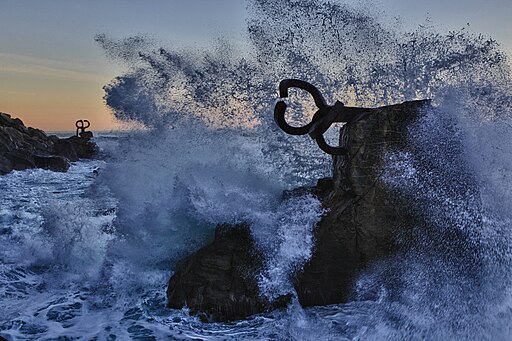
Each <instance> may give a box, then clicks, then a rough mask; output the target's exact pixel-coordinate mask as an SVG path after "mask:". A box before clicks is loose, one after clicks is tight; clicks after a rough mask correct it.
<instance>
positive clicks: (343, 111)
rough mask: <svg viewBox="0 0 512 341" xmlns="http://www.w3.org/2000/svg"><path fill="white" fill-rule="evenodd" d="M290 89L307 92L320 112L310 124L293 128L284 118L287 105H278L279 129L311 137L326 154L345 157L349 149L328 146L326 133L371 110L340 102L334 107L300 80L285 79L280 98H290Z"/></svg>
mask: <svg viewBox="0 0 512 341" xmlns="http://www.w3.org/2000/svg"><path fill="white" fill-rule="evenodd" d="M289 88H299V89H302V90H306V91H307V92H309V93H310V94H311V96H313V100H314V101H315V104H316V106H317V107H318V110H317V111H316V112H315V114H314V115H313V119H312V120H311V122H310V123H308V124H306V125H305V126H302V127H292V126H291V125H289V124H288V123H287V122H286V120H285V117H284V114H285V111H286V108H287V105H286V103H285V102H284V101H279V102H277V103H276V106H275V108H274V120H275V121H276V123H277V125H278V126H279V128H281V129H282V130H284V131H285V132H286V133H288V134H290V135H305V134H309V136H310V137H311V138H312V139H313V140H315V141H316V143H317V144H318V147H320V149H321V150H323V151H324V152H326V153H328V154H331V155H345V154H347V149H346V148H344V147H333V146H330V145H329V144H327V142H326V141H325V138H324V135H323V134H324V133H325V132H326V131H327V129H329V127H330V126H331V125H332V124H333V123H335V122H346V123H348V122H352V121H356V120H358V119H360V118H362V117H363V116H364V115H366V114H368V113H369V112H370V110H371V109H368V108H355V107H346V106H345V105H344V104H343V103H341V102H340V101H336V103H334V105H328V104H327V103H326V102H325V99H324V97H323V96H322V94H321V93H320V91H319V90H318V89H317V88H316V87H315V86H313V85H312V84H310V83H308V82H305V81H302V80H299V79H284V80H282V81H281V82H280V83H279V97H280V98H286V97H288V89H289Z"/></svg>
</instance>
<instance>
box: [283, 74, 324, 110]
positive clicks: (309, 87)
mask: <svg viewBox="0 0 512 341" xmlns="http://www.w3.org/2000/svg"><path fill="white" fill-rule="evenodd" d="M289 88H299V89H302V90H306V91H307V92H309V93H310V94H311V96H313V100H314V101H315V104H316V106H317V107H318V109H322V108H324V107H326V106H327V102H325V99H324V96H322V94H321V93H320V90H318V89H317V88H316V87H315V86H314V85H313V84H310V83H308V82H305V81H301V80H300V79H283V80H282V81H281V82H280V83H279V97H281V98H285V97H288V89H289Z"/></svg>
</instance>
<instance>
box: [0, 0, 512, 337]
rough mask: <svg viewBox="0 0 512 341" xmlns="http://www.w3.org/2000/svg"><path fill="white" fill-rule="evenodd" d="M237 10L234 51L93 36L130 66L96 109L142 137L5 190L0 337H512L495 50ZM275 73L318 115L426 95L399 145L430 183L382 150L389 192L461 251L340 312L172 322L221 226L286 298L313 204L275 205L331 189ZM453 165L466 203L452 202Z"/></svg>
mask: <svg viewBox="0 0 512 341" xmlns="http://www.w3.org/2000/svg"><path fill="white" fill-rule="evenodd" d="M283 9H285V10H283ZM249 11H250V17H249V20H248V25H247V26H248V27H247V41H246V45H247V46H246V48H245V50H243V51H237V50H236V48H235V47H234V46H233V45H230V43H229V41H225V40H223V39H219V41H217V42H214V43H212V48H211V49H210V50H205V51H198V50H197V49H196V50H182V49H178V48H173V47H169V46H160V45H159V44H158V43H157V42H155V41H152V40H150V39H149V40H148V39H146V38H145V37H143V36H133V37H127V38H123V39H114V38H111V37H109V36H107V35H104V34H100V35H98V36H97V37H96V40H97V41H98V44H99V45H100V46H101V47H102V48H104V49H105V52H106V55H107V57H108V58H111V59H112V61H113V62H115V63H120V64H123V65H125V66H126V69H127V71H126V73H124V74H122V75H119V76H118V77H116V78H115V79H113V80H112V82H111V83H109V84H107V85H106V86H105V102H106V105H108V106H109V107H110V108H111V109H112V112H113V115H114V117H115V118H116V119H117V120H119V121H121V122H128V123H131V124H132V123H135V124H137V125H139V126H141V127H144V129H134V130H131V131H128V132H110V133H101V132H99V133H96V134H95V138H94V139H95V141H96V142H97V143H98V145H99V146H100V148H101V150H102V157H101V158H100V159H98V160H80V161H78V162H75V163H73V164H72V166H71V167H70V169H69V171H68V172H67V173H56V172H51V171H46V170H40V169H35V170H25V171H13V172H11V173H9V174H7V175H5V176H2V177H0V193H1V194H0V239H1V245H2V247H1V249H0V336H2V337H4V338H6V339H8V340H75V339H77V340H130V339H133V340H167V339H170V340H173V339H176V340H462V339H465V340H510V339H512V281H511V279H512V276H511V275H512V274H511V271H510V269H511V265H512V252H511V251H512V248H511V247H512V234H511V229H512V224H511V222H512V204H511V203H512V144H510V138H511V137H512V74H511V70H510V60H509V57H508V56H506V54H505V53H504V52H502V50H501V47H500V46H499V44H498V43H497V42H496V41H494V40H493V39H492V38H489V37H484V36H481V35H479V34H476V33H474V32H471V31H469V30H468V29H467V28H461V30H459V31H456V32H452V31H449V32H445V31H442V30H439V29H437V28H436V27H435V26H430V27H429V26H428V25H419V26H418V27H417V28H416V29H414V30H404V29H403V28H400V27H397V26H396V25H395V24H394V23H393V22H392V20H390V19H386V18H384V17H380V16H379V15H378V14H372V12H371V11H370V10H368V8H359V7H351V6H348V5H340V4H335V3H331V2H325V1H316V0H305V1H291V2H286V1H280V0H254V1H250V2H249ZM285 78H299V79H304V80H306V81H308V82H310V83H312V84H314V85H316V86H318V87H319V88H320V89H321V91H322V92H323V93H324V94H325V95H326V98H327V100H328V102H329V103H334V99H339V100H342V101H343V102H344V103H345V104H347V105H351V106H369V107H373V106H381V105H387V104H394V103H400V102H403V101H406V100H414V99H424V98H431V99H432V100H433V102H432V103H433V107H434V108H435V110H433V111H432V112H429V113H427V114H426V115H425V116H424V117H423V118H422V119H421V120H420V123H419V124H417V125H415V126H414V127H411V128H410V131H409V134H410V137H411V139H412V140H413V141H415V144H416V146H417V148H416V152H417V153H418V154H419V155H420V156H421V157H422V158H423V159H425V160H428V162H430V163H432V162H434V161H435V163H436V165H437V166H438V170H439V171H437V172H434V173H432V174H421V176H419V175H418V172H419V170H418V169H415V168H414V166H413V165H412V164H411V162H410V159H411V156H410V155H407V154H400V153H391V154H390V155H388V159H387V162H386V164H385V165H384V166H383V174H384V177H383V179H382V180H383V181H386V182H387V184H388V185H389V186H390V187H392V188H393V189H394V190H396V191H400V192H402V193H407V194H409V195H410V194H411V193H413V194H414V195H415V197H416V198H418V200H417V202H416V203H415V204H418V205H419V206H418V207H420V208H421V209H422V212H423V214H424V216H425V217H427V218H428V221H430V222H431V223H432V225H433V226H436V228H439V229H443V228H455V229H457V231H458V233H461V234H463V235H464V236H465V237H466V238H468V240H470V241H471V245H472V247H471V248H470V249H466V250H460V249H458V250H457V251H456V252H455V251H453V250H451V249H449V248H447V249H442V250H439V249H438V248H433V247H430V246H431V244H430V242H431V241H429V240H428V238H425V239H421V238H418V239H417V241H416V243H417V244H415V245H410V247H409V250H410V251H409V252H407V253H405V254H401V255H400V256H396V257H391V258H389V259H383V260H381V261H380V262H379V263H377V264H375V265H374V266H372V267H370V268H368V269H366V270H365V272H364V273H363V274H362V275H361V276H360V278H359V279H358V280H357V282H356V284H355V286H354V293H355V295H354V300H353V301H352V302H349V303H346V304H337V305H330V306H324V307H311V308H303V307H301V306H300V304H299V303H298V302H297V300H296V299H293V300H292V303H290V304H289V306H288V307H286V308H284V309H280V310H276V311H274V312H271V313H267V314H262V315H257V316H253V317H251V318H248V319H247V320H243V321H236V322H231V323H204V322H201V321H200V320H199V319H198V318H197V317H196V316H193V315H190V314H189V312H188V310H187V308H183V309H181V310H173V309H167V308H166V293H165V292H166V287H167V282H168V280H169V278H170V277H171V276H172V274H173V271H174V269H175V266H176V263H177V262H178V261H179V260H180V259H182V258H183V257H185V256H187V255H189V254H191V253H192V252H194V251H195V250H197V249H199V248H200V247H202V246H204V245H206V244H207V243H208V242H210V241H211V240H212V239H213V236H214V230H215V226H216V225H217V224H219V223H231V224H236V223H241V222H246V223H249V225H250V228H251V234H252V235H253V237H254V239H255V240H256V242H257V245H258V247H259V248H260V250H261V251H262V253H263V254H264V258H265V262H264V264H265V266H264V269H263V270H262V272H261V273H260V274H258V275H257V276H258V277H257V278H258V283H259V289H260V292H261V294H262V295H265V296H267V297H269V298H272V297H277V296H279V295H282V294H286V293H291V294H292V296H293V294H294V289H293V286H292V284H291V279H292V277H293V274H294V273H295V271H299V270H300V269H301V268H302V266H303V265H304V264H305V263H306V262H307V261H308V259H309V258H310V257H311V254H312V252H313V251H312V250H313V249H314V234H313V231H314V226H315V224H316V222H318V220H319V219H320V217H321V215H322V212H323V211H322V207H321V205H320V203H319V201H318V200H317V199H315V198H314V197H305V198H301V199H300V200H295V201H291V202H287V203H282V201H281V200H280V198H281V194H282V191H283V190H287V189H292V188H296V187H299V186H306V185H314V184H315V182H316V179H319V178H321V177H325V176H329V175H330V173H331V158H330V156H328V155H326V154H324V153H323V152H321V151H320V150H318V148H317V147H316V145H315V144H314V142H313V141H310V140H309V139H308V138H304V137H295V136H288V135H285V134H284V133H283V132H281V131H280V130H279V128H278V127H277V126H276V125H275V123H274V122H273V116H272V110H273V107H274V104H275V102H276V100H277V85H278V83H279V81H280V80H281V79H285ZM311 102H312V101H311V100H310V99H309V98H308V97H307V96H305V95H304V94H301V93H293V94H291V97H290V103H292V104H291V105H290V109H291V110H292V114H291V115H290V117H289V118H288V119H289V120H290V121H291V122H293V123H294V124H300V123H304V122H305V121H306V120H307V119H308V118H310V116H308V115H303V112H310V111H311ZM336 138H337V130H336V129H331V130H330V131H329V132H328V140H329V141H330V143H331V144H335V143H336ZM454 141H455V142H456V143H457V144H459V145H460V146H462V147H461V148H460V150H458V151H457V153H456V154H457V155H456V158H455V156H454V152H453V151H452V150H451V149H450V146H451V143H452V142H454ZM460 169H464V171H465V172H467V173H468V174H471V179H472V187H473V188H477V189H478V190H477V191H476V192H477V193H478V195H477V196H475V195H474V193H475V192H474V191H473V192H471V193H469V192H468V193H464V192H463V191H460V189H458V190H457V191H453V190H452V189H453V184H454V183H457V176H458V173H457V172H458V171H459V170H460ZM276 236H277V237H276ZM475 250H477V251H475ZM475 258H477V259H478V262H474V259H475ZM390 272H391V273H392V276H390ZM397 283H400V285H397Z"/></svg>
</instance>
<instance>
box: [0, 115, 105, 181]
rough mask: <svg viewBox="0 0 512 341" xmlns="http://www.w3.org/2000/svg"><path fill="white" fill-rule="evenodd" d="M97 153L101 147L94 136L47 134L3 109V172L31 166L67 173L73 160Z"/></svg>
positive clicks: (0, 158) (0, 140) (0, 167)
mask: <svg viewBox="0 0 512 341" xmlns="http://www.w3.org/2000/svg"><path fill="white" fill-rule="evenodd" d="M97 154H98V147H97V145H96V144H95V143H94V142H93V141H92V140H90V139H87V138H79V137H76V136H72V137H70V138H66V139H59V138H58V137H57V136H47V135H46V133H45V132H44V131H42V130H39V129H35V128H31V127H26V126H25V125H24V124H23V122H22V121H21V120H20V119H19V118H12V117H11V116H10V115H9V114H6V113H1V112H0V175H2V174H7V173H9V172H10V171H11V170H23V169H29V168H43V169H49V170H53V171H59V172H65V171H66V170H67V169H68V168H69V162H70V161H77V160H78V159H80V158H93V157H95V156H96V155H97Z"/></svg>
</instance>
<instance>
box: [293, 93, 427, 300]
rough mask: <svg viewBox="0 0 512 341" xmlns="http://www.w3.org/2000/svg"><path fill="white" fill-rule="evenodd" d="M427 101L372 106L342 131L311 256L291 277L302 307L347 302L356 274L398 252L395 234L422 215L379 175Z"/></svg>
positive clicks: (403, 143)
mask: <svg viewBox="0 0 512 341" xmlns="http://www.w3.org/2000/svg"><path fill="white" fill-rule="evenodd" d="M428 103H429V102H427V101H415V102H406V103H403V104H399V105H394V106H389V107H384V108H380V109H375V110H372V112H371V113H369V114H368V115H366V117H364V118H363V119H362V120H359V121H357V122H352V123H351V124H347V125H345V126H344V127H343V128H342V129H341V131H340V144H341V145H344V146H345V147H346V148H347V149H348V154H347V155H345V156H335V157H334V158H333V179H332V188H331V190H330V191H329V190H326V189H324V190H322V191H321V192H320V195H319V198H320V199H321V201H322V204H323V206H324V207H325V208H326V209H327V213H326V214H325V215H324V216H323V217H322V219H321V221H320V222H319V223H318V225H317V226H316V228H315V238H316V245H315V251H314V253H313V256H312V258H311V260H310V261H309V262H308V263H307V264H306V266H305V267H304V270H303V271H302V272H301V273H299V274H297V276H296V280H295V288H296V290H297V294H298V296H299V301H300V303H301V304H302V305H303V306H312V305H326V304H333V303H341V302H346V301H347V300H348V299H349V298H350V295H351V293H352V291H351V288H352V286H353V284H354V280H355V279H356V277H357V275H358V274H359V272H360V271H361V270H362V269H364V268H366V267H368V266H369V265H371V264H372V263H373V262H375V261H377V260H379V259H383V258H385V257H386V256H389V255H390V254H391V253H392V252H393V251H396V250H397V249H398V244H397V242H396V238H397V237H398V236H401V235H403V234H406V233H405V231H404V229H408V228H410V226H414V225H416V223H417V220H419V219H420V218H419V217H417V216H415V215H414V214H413V213H411V212H410V210H407V209H405V207H407V204H406V203H405V202H404V199H403V198H400V197H399V196H397V194H396V193H393V192H392V191H391V190H390V189H389V186H388V185H387V184H386V182H385V181H382V179H381V176H382V171H383V164H384V162H385V158H386V157H387V156H388V155H389V153H390V152H396V151H401V150H405V149H406V148H407V147H408V145H409V143H408V133H407V127H408V126H410V125H411V124H412V123H413V122H414V121H415V120H416V119H417V118H418V117H419V114H420V112H421V108H422V107H424V106H425V105H428ZM317 187H319V186H317ZM317 191H318V190H317Z"/></svg>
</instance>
